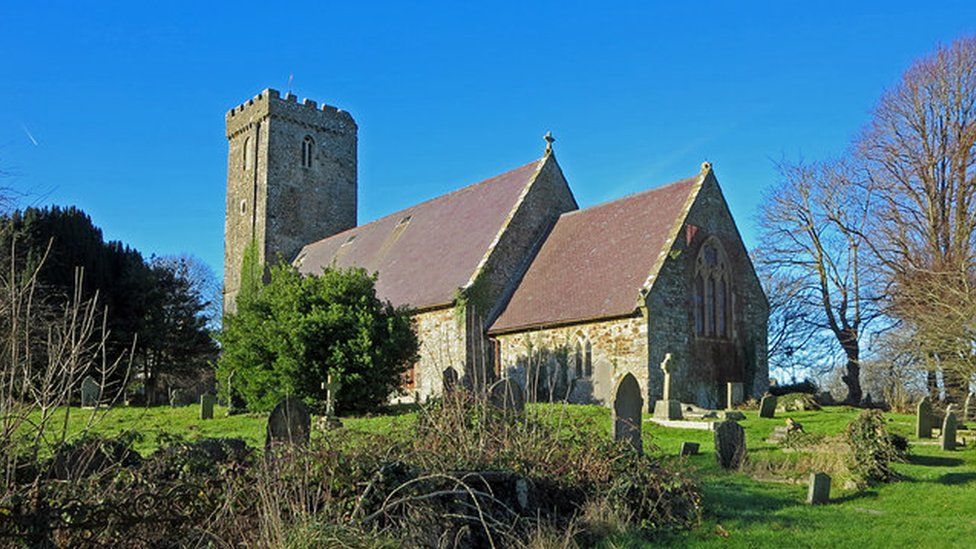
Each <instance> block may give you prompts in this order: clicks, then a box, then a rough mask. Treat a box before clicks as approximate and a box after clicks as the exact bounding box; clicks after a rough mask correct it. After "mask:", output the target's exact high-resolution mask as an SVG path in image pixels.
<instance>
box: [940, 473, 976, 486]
mask: <svg viewBox="0 0 976 549" xmlns="http://www.w3.org/2000/svg"><path fill="white" fill-rule="evenodd" d="M974 480H976V473H946V474H944V475H942V476H941V477H939V478H938V479H936V482H938V483H939V484H948V485H950V486H954V485H959V484H969V483H970V482H973V481H974Z"/></svg>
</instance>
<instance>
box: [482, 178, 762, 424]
mask: <svg viewBox="0 0 976 549" xmlns="http://www.w3.org/2000/svg"><path fill="white" fill-rule="evenodd" d="M700 185H701V188H700V189H699V190H698V192H697V193H693V194H692V197H691V198H690V199H689V204H688V205H687V215H686V217H685V219H684V222H683V223H678V224H677V225H676V227H675V234H674V238H673V243H672V245H671V247H670V249H669V250H668V251H667V253H666V254H663V257H662V259H661V266H660V268H659V269H658V271H657V272H656V273H654V276H653V277H652V278H651V281H652V283H651V286H650V291H649V292H647V294H646V297H645V298H644V299H643V302H641V300H640V296H639V294H638V289H637V288H635V290H634V293H635V296H634V297H635V310H634V314H633V316H631V317H626V318H621V319H602V320H595V321H590V322H582V323H578V324H573V325H567V326H558V327H545V328H537V329H532V330H525V331H521V332H512V333H505V334H499V335H497V336H496V338H497V340H498V342H499V344H500V346H501V360H502V364H501V366H502V368H503V370H504V371H506V372H507V375H510V376H513V377H515V378H516V379H520V380H522V382H523V383H524V378H525V375H526V369H525V365H526V364H527V363H528V356H529V353H528V349H530V348H531V349H533V352H534V353H536V354H537V355H544V356H545V358H544V360H546V361H548V362H549V363H550V364H552V365H557V364H558V361H559V357H560V356H565V353H566V351H571V350H572V349H573V348H574V346H575V344H576V342H577V341H578V340H581V339H583V338H586V339H588V340H589V341H590V343H591V345H592V353H593V360H592V364H593V376H592V379H590V380H585V381H586V383H585V384H583V383H581V384H577V385H578V388H577V389H576V390H574V392H573V395H572V396H571V398H570V400H571V401H572V402H596V403H603V404H608V403H609V402H610V400H611V395H610V390H611V388H612V387H614V386H615V383H617V382H618V381H619V379H620V378H621V377H623V375H625V374H626V373H632V374H633V375H634V377H635V378H636V379H637V381H638V383H639V384H640V386H641V389H642V391H643V393H644V394H645V395H647V398H645V399H644V401H645V406H646V408H645V411H647V412H652V411H653V410H654V406H655V401H656V400H658V399H660V398H661V395H662V394H663V381H664V379H663V378H664V374H663V372H661V370H660V368H659V367H658V364H660V363H661V361H662V360H663V359H664V356H665V354H667V353H671V356H672V360H671V363H670V364H671V367H670V371H671V375H672V395H673V396H672V398H674V399H675V400H678V401H680V402H689V403H695V404H697V405H699V406H702V407H709V408H717V407H721V406H722V405H723V404H724V403H725V393H726V389H727V383H728V382H741V383H742V384H743V387H744V390H745V393H746V396H748V397H752V398H758V397H759V396H761V395H762V394H763V393H765V392H766V390H767V388H768V379H769V370H768V366H767V363H766V323H767V318H768V310H769V306H768V302H767V301H766V296H765V294H764V293H763V290H762V287H761V285H760V283H759V279H758V277H757V276H756V273H755V271H754V269H753V266H752V263H751V261H750V259H749V255H748V252H747V251H746V249H745V246H744V244H743V243H742V240H741V237H740V235H739V232H738V229H737V228H736V226H735V223H734V221H733V219H732V216H731V214H730V212H729V209H728V206H727V204H726V202H725V199H724V198H723V196H722V193H721V190H720V189H719V187H718V183H717V181H716V179H715V177H714V175H713V174H712V173H711V171H710V170H709V171H708V173H707V175H706V176H705V177H704V178H703V181H702V183H701V184H700ZM692 229H693V230H692ZM689 235H690V236H689ZM709 237H716V238H718V239H719V241H720V242H721V244H722V246H723V248H724V250H725V252H726V254H727V256H728V258H729V262H730V269H731V279H732V293H733V305H732V308H733V324H732V337H731V338H730V339H729V340H718V339H705V338H698V337H696V336H695V335H694V334H693V309H692V296H693V292H692V283H693V279H694V268H695V261H696V259H697V253H698V250H699V249H700V247H701V245H702V244H703V243H704V242H705V240H706V239H708V238H709ZM566 299H573V296H571V295H568V296H566ZM587 384H588V385H587ZM579 387H583V388H584V389H583V390H579Z"/></svg>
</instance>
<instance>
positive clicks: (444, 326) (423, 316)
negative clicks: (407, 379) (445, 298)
mask: <svg viewBox="0 0 976 549" xmlns="http://www.w3.org/2000/svg"><path fill="white" fill-rule="evenodd" d="M413 318H414V321H415V322H416V328H417V336H418V337H419V339H420V360H419V361H418V362H417V365H416V367H415V369H414V387H413V389H409V390H408V392H410V393H413V396H414V397H416V398H419V400H420V401H421V402H423V401H425V400H427V399H428V398H430V397H431V396H437V395H440V394H441V392H442V391H443V388H444V372H445V370H447V369H448V368H452V369H454V371H455V374H456V375H457V378H458V379H459V380H460V378H461V377H463V375H464V366H465V333H464V323H463V319H462V318H461V317H460V315H459V314H458V313H457V312H456V310H455V309H454V308H453V307H449V308H445V309H436V310H432V311H426V312H421V313H417V314H415V315H414V317H413Z"/></svg>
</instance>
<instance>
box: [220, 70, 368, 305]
mask: <svg viewBox="0 0 976 549" xmlns="http://www.w3.org/2000/svg"><path fill="white" fill-rule="evenodd" d="M225 122H226V130H227V141H228V143H227V144H228V147H227V210H226V215H225V219H224V223H225V224H224V238H225V241H224V292H225V293H224V307H226V308H227V309H226V310H227V311H232V310H233V307H234V299H235V296H236V295H237V291H238V290H239V289H240V279H241V266H242V262H243V258H244V253H245V250H246V249H248V246H250V245H251V243H252V242H255V243H256V245H257V253H258V260H259V261H262V262H264V261H267V262H272V261H277V260H279V259H280V260H284V261H291V260H292V259H294V257H295V256H296V255H297V254H298V252H299V250H301V248H302V246H304V245H306V244H308V243H309V242H315V241H317V240H321V239H323V238H325V237H327V236H330V235H333V234H336V233H339V232H342V231H344V230H347V229H349V228H351V227H355V226H356V201H357V196H358V188H357V172H356V166H357V139H358V138H357V132H358V128H357V126H356V121H355V120H353V118H352V116H351V115H350V114H349V113H348V112H345V111H343V110H341V109H338V108H336V107H333V106H331V105H323V104H321V103H319V102H317V101H315V100H313V99H303V100H301V101H299V99H298V97H296V96H295V94H293V93H287V94H285V95H282V94H281V92H279V91H278V90H274V89H266V90H263V91H262V92H261V93H259V94H257V95H255V96H254V97H252V98H250V99H248V100H246V101H245V102H243V103H241V104H240V105H237V106H236V107H234V108H233V109H230V110H229V111H227V114H226V117H225Z"/></svg>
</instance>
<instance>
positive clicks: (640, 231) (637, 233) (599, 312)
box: [491, 172, 705, 334]
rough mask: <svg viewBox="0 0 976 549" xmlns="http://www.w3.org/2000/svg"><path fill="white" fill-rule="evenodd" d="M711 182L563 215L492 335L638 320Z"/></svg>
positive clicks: (694, 181) (691, 181) (678, 185)
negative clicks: (652, 283) (645, 295)
mask: <svg viewBox="0 0 976 549" xmlns="http://www.w3.org/2000/svg"><path fill="white" fill-rule="evenodd" d="M704 175H705V174H704V172H703V173H702V174H699V175H697V176H695V177H691V178H688V179H683V180H680V181H677V182H674V183H671V184H669V185H665V186H663V187H659V188H656V189H651V190H649V191H645V192H642V193H637V194H634V195H631V196H628V197H625V198H622V199H619V200H615V201H613V202H608V203H605V204H601V205H598V206H593V207H591V208H587V209H585V210H579V211H575V212H570V213H567V214H563V215H562V216H561V217H560V218H559V220H558V221H557V223H556V225H555V227H554V228H553V230H552V232H551V233H550V234H549V236H548V237H547V239H546V241H545V243H544V244H543V245H542V247H541V249H540V250H539V253H538V254H537V255H536V257H535V259H534V260H533V261H532V264H531V266H530V267H529V269H528V271H527V272H526V273H525V276H524V277H523V278H522V280H521V282H520V283H519V285H518V287H517V288H516V289H515V292H514V294H513V295H512V298H511V300H510V301H509V302H508V305H507V306H506V308H505V310H504V311H503V312H502V313H501V315H500V316H499V317H498V319H497V320H496V321H495V322H494V324H493V325H492V327H491V332H492V333H496V334H500V333H505V332H512V331H518V330H525V329H534V328H541V327H547V326H556V325H561V324H570V323H577V322H585V321H590V320H595V319H604V318H614V317H621V316H626V315H632V314H635V313H636V311H637V309H638V307H639V306H641V305H642V303H641V301H642V299H641V290H642V289H645V288H646V287H647V285H648V284H649V280H653V277H651V278H649V274H651V273H653V272H654V271H655V270H656V269H658V268H660V265H661V264H662V262H663V258H664V257H665V256H666V255H667V250H668V249H670V245H671V243H672V241H673V239H674V237H675V234H676V229H675V227H680V225H681V222H682V220H683V219H684V216H685V215H686V214H687V210H688V207H689V205H690V203H691V201H692V200H693V199H694V196H695V193H696V192H697V190H698V189H699V188H700V186H701V182H702V180H703V177H704Z"/></svg>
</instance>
